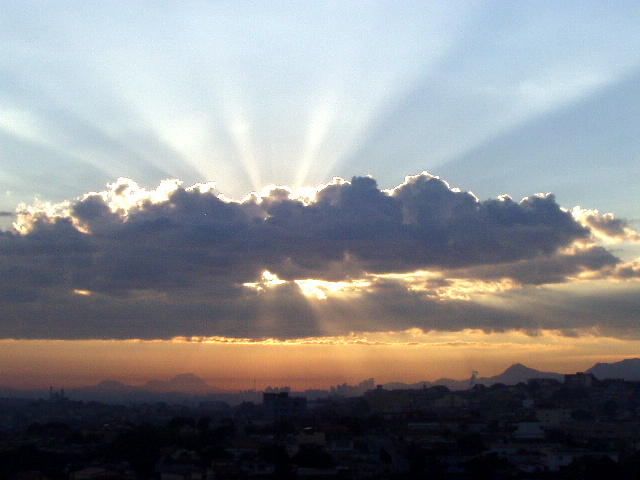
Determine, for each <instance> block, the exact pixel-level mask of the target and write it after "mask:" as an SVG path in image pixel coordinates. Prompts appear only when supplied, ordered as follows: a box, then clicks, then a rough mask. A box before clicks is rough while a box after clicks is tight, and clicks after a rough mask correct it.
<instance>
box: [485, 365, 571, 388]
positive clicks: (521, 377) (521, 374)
mask: <svg viewBox="0 0 640 480" xmlns="http://www.w3.org/2000/svg"><path fill="white" fill-rule="evenodd" d="M532 378H551V379H554V380H558V381H560V382H561V381H563V380H564V375H562V374H560V373H552V372H541V371H540V370H536V369H535V368H529V367H526V366H524V365H522V364H521V363H516V364H514V365H511V366H510V367H509V368H507V369H506V370H505V371H504V372H502V373H501V374H500V375H495V376H493V377H489V378H478V379H477V380H476V383H481V384H483V385H493V384H495V383H504V384H505V385H516V384H518V383H520V382H525V383H526V382H527V381H528V380H531V379H532Z"/></svg>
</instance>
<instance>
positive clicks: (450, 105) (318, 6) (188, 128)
mask: <svg viewBox="0 0 640 480" xmlns="http://www.w3.org/2000/svg"><path fill="white" fill-rule="evenodd" d="M2 8H3V14H2V20H0V21H1V22H2V23H3V25H2V32H3V33H2V36H1V37H0V38H1V41H2V45H3V48H2V52H3V53H2V62H0V63H1V66H0V81H1V84H2V89H1V90H0V106H1V108H2V116H1V117H0V118H2V122H1V124H0V146H1V147H2V148H1V151H2V162H1V165H2V167H1V172H0V173H2V178H3V190H4V192H3V193H4V195H3V197H2V204H1V207H2V209H3V210H6V211H11V210H13V209H14V208H15V206H16V204H17V203H19V202H27V203H30V202H31V201H32V200H33V198H34V196H35V195H38V196H39V197H40V198H41V199H43V200H52V201H60V200H62V199H67V198H70V197H75V196H77V195H80V194H83V193H85V192H87V191H91V190H100V189H102V188H104V186H105V185H106V183H107V182H112V181H114V180H115V179H116V178H117V177H120V176H125V177H130V178H132V179H134V180H136V181H137V182H139V183H140V184H141V185H144V186H146V187H147V188H152V187H155V186H156V185H157V184H158V183H159V181H160V180H162V179H164V178H180V179H182V180H183V181H184V182H185V183H187V184H193V183H195V182H203V181H214V182H216V184H217V185H218V188H219V190H220V191H222V192H224V193H225V194H227V195H229V196H231V197H234V198H241V197H243V196H244V195H245V194H247V193H248V192H249V191H251V190H256V189H260V188H261V187H263V186H264V185H266V184H270V183H278V184H284V185H289V186H301V185H314V186H315V185H317V184H319V183H322V182H327V181H329V180H330V179H331V177H332V176H334V175H339V176H343V177H345V178H347V179H349V178H350V177H351V176H353V175H366V174H371V175H372V176H373V177H374V178H376V179H377V180H378V182H379V184H380V185H381V186H382V187H384V188H389V187H393V186H395V185H397V184H399V183H400V182H401V181H402V180H403V178H404V176H405V175H410V174H417V173H420V172H421V171H423V170H428V171H429V172H431V173H434V174H437V175H440V176H441V177H442V178H444V179H445V180H448V181H449V182H450V183H452V184H453V185H455V186H458V187H460V188H462V189H465V190H471V191H474V192H475V193H476V194H477V195H478V196H479V197H480V198H482V199H484V198H488V197H494V196H496V195H499V194H503V193H507V194H511V195H513V196H514V197H518V198H519V197H523V196H525V195H530V194H533V193H536V192H549V191H553V192H554V193H556V195H557V196H558V197H559V198H560V201H561V203H562V204H563V205H567V206H573V205H575V204H581V205H584V206H588V207H589V208H598V209H601V210H606V211H613V212H616V213H618V214H619V215H623V216H625V217H637V211H636V210H635V208H634V206H633V205H632V203H633V202H630V201H629V200H628V199H629V198H630V197H632V196H633V195H634V194H635V195H637V194H638V193H640V192H638V185H637V183H636V181H635V178H637V175H636V174H637V172H638V167H637V164H638V162H637V161H636V155H637V152H638V142H639V140H638V139H639V138H640V135H638V133H640V132H638V122H637V118H638V108H639V107H638V104H639V103H640V102H638V101H636V100H637V97H638V93H639V92H638V86H637V85H638V84H639V82H638V81H637V80H638V78H637V77H638V75H640V71H639V70H638V69H639V67H640V57H639V56H638V51H640V36H638V35H637V25H638V24H639V20H640V18H639V17H640V8H639V7H638V6H637V4H636V3H635V2H611V3H610V2H555V1H554V2H402V3H400V4H398V3H397V2H175V3H173V2H172V3H168V2H55V3H47V4H44V3H41V2H6V3H5V4H4V5H3V7H2ZM27 166H28V167H27ZM7 192H10V193H7Z"/></svg>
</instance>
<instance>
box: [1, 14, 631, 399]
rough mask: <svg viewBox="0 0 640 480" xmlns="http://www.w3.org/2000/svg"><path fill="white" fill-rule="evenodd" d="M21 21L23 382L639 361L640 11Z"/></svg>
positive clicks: (424, 373)
mask: <svg viewBox="0 0 640 480" xmlns="http://www.w3.org/2000/svg"><path fill="white" fill-rule="evenodd" d="M0 8H1V9H2V14H1V15H0V27H1V28H0V32H1V33H0V42H1V43H0V44H1V45H2V48H0V179H1V184H0V226H1V228H2V231H0V257H2V258H1V261H0V272H1V275H0V284H1V286H0V362H1V364H2V369H1V370H2V371H1V372H0V385H5V386H16V387H20V388H39V387H43V386H48V385H49V384H55V385H61V386H65V387H69V386H79V385H89V384H94V383H97V382H99V381H101V380H103V379H105V378H110V379H116V380H120V381H126V382H129V383H134V384H135V383H138V384H140V383H143V382H144V381H146V380H148V379H150V378H169V377H171V376H174V375H176V374H179V373H185V372H192V373H195V374H197V375H198V376H200V377H202V378H203V379H205V380H206V381H207V382H209V383H210V384H211V385H214V386H217V387H219V388H227V389H234V388H236V389H237V388H250V387H251V386H253V385H254V384H255V385H257V386H258V387H260V388H264V387H265V386H267V385H279V386H283V385H290V386H292V387H293V388H318V387H322V388H326V387H327V386H329V385H332V384H337V383H342V382H345V381H346V382H349V383H357V382H359V381H360V380H362V379H365V378H368V377H374V378H375V379H376V381H379V382H387V381H407V382H417V381H421V380H435V379H437V378H440V377H450V378H457V379H462V378H468V377H469V376H470V375H471V372H472V371H479V372H480V375H481V376H490V375H495V374H497V373H500V372H501V371H502V370H504V369H505V368H506V367H508V366H509V365H510V364H512V363H516V362H519V363H524V364H526V365H527V366H530V367H533V368H538V369H541V370H545V371H559V372H565V373H573V372H575V371H578V370H583V369H586V368H589V367H590V366H592V365H593V364H594V363H596V362H601V361H605V362H609V361H617V360H621V359H623V358H630V357H635V356H637V355H638V351H639V347H640V295H639V293H640V283H638V279H639V277H640V248H639V244H640V235H639V234H638V229H640V207H639V204H638V202H637V200H636V199H637V198H638V197H639V194H640V167H639V166H638V165H640V162H638V158H637V157H638V155H639V154H640V148H639V147H640V122H639V120H638V119H639V118H640V54H638V52H640V35H638V34H637V33H638V32H637V30H638V25H640V6H638V4H637V2H623V1H621V2H578V1H566V2H556V1H551V2H545V1H535V2H527V1H523V2H470V1H469V2H467V1H460V2H444V1H443V2H435V1H434V2H421V1H405V2H401V3H398V2H383V1H371V2H367V1H365V2H360V1H359V2H350V1H340V2H338V1H335V2H334V1H328V2H293V1H282V2H276V1H273V2H271V1H270V2H249V1H239V2H213V1H210V2H195V1H182V2H155V1H151V2H135V1H132V2H79V1H75V2H71V1H61V2H54V3H43V2H24V1H19V2H12V1H7V2H3V4H2V6H1V7H0ZM254 382H255V383H254Z"/></svg>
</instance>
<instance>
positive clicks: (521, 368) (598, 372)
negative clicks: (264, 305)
mask: <svg viewBox="0 0 640 480" xmlns="http://www.w3.org/2000/svg"><path fill="white" fill-rule="evenodd" d="M574 373H575V372H574ZM585 373H590V374H592V375H594V376H595V377H596V378H597V379H598V380H605V379H621V380H627V381H640V358H629V359H626V360H622V361H620V362H614V363H597V364H595V365H594V366H593V367H591V368H590V369H588V370H586V371H585ZM534 378H550V379H554V380H558V381H560V382H562V381H563V380H564V375H563V374H560V373H554V372H542V371H540V370H536V369H534V368H529V367H527V366H525V365H522V364H521V363H516V364H514V365H511V366H510V367H509V368H507V369H506V370H505V371H504V372H502V373H501V374H499V375H494V376H493V377H477V378H475V379H474V381H473V383H474V384H476V385H485V386H491V385H494V384H497V383H502V384H505V385H516V384H518V383H520V382H527V381H529V380H531V379H534ZM470 380H471V379H470V378H469V379H466V380H454V379H451V378H441V379H438V380H436V381H434V382H430V381H422V382H416V383H411V384H407V383H403V382H390V383H387V384H384V385H382V387H383V388H385V389H387V390H392V389H418V388H429V387H434V386H445V387H447V388H449V389H450V390H466V389H468V388H469V386H470V384H471V381H470ZM252 392H253V391H252ZM314 392H315V393H314V395H315V396H316V397H317V394H318V392H320V390H315V391H314ZM293 393H296V394H302V395H304V394H305V393H304V392H293ZM66 395H67V396H68V397H69V399H71V400H96V401H104V402H116V403H136V402H156V401H164V402H176V403H182V402H186V401H191V400H194V399H196V398H198V399H200V400H204V399H212V398H224V399H225V401H227V400H229V401H231V400H232V397H233V395H235V394H234V393H232V392H223V391H221V390H220V389H217V388H215V387H213V386H211V385H209V384H207V383H206V382H205V381H204V380H203V379H201V378H199V377H197V376H196V375H194V374H193V373H183V374H180V375H176V376H175V377H174V378H172V379H170V380H150V381H149V382H147V383H146V384H145V385H143V386H134V385H127V384H125V383H122V382H119V381H116V380H103V381H102V382H100V383H98V384H96V385H92V386H87V387H80V388H74V389H67V390H66ZM253 395H254V396H253V397H252V399H251V401H260V400H259V399H260V398H261V397H260V392H253ZM326 395H327V396H329V395H330V391H329V390H326ZM0 397H4V398H23V399H28V398H44V399H46V398H49V390H48V389H47V390H37V391H34V390H18V389H14V388H10V387H7V386H0Z"/></svg>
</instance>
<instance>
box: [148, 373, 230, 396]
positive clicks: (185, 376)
mask: <svg viewBox="0 0 640 480" xmlns="http://www.w3.org/2000/svg"><path fill="white" fill-rule="evenodd" d="M144 388H145V389H146V390H149V391H152V392H161V393H169V392H180V393H189V394H200V395H201V394H206V393H217V392H219V390H218V389H215V388H214V387H212V386H211V385H209V384H207V383H206V382H205V381H204V380H202V379H201V378H200V377H197V376H195V375H194V374H193V373H181V374H180V375H176V376H175V377H173V378H172V379H171V380H168V381H163V380H150V381H149V382H147V383H146V384H145V386H144Z"/></svg>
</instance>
